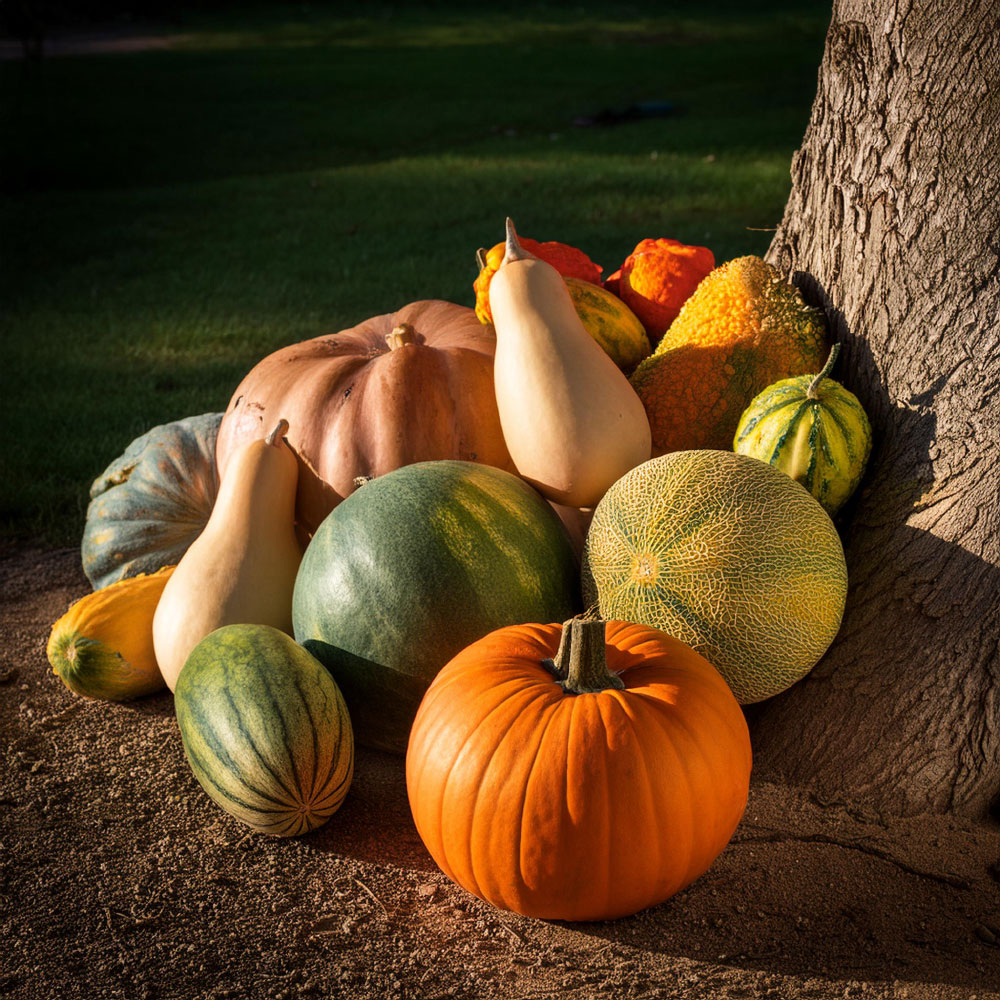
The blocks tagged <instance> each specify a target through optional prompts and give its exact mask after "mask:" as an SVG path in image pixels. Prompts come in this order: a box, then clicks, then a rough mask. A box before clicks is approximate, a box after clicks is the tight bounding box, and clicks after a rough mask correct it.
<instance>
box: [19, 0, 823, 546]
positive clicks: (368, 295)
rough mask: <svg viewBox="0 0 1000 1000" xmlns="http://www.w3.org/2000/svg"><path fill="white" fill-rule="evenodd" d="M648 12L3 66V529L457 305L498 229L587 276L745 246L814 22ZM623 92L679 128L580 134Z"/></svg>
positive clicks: (784, 143)
mask: <svg viewBox="0 0 1000 1000" xmlns="http://www.w3.org/2000/svg"><path fill="white" fill-rule="evenodd" d="M664 6H665V5H659V6H658V7H657V6H650V8H649V11H648V12H647V11H644V9H643V8H642V7H641V6H639V7H636V6H632V7H625V8H622V9H612V8H606V7H602V6H597V5H596V4H591V5H587V4H583V5H579V4H578V5H575V6H574V7H573V8H572V9H568V8H567V9H564V8H543V9H542V11H541V13H536V14H533V15H529V14H527V13H523V14H520V13H515V12H512V11H511V10H510V9H508V8H505V7H503V6H502V5H501V7H499V8H496V9H494V10H492V11H488V10H485V9H476V10H475V11H474V12H463V11H461V10H460V9H458V8H456V7H451V6H448V5H444V6H442V5H437V6H433V7H428V8H426V9H416V8H413V9H410V8H406V10H405V11H404V12H399V11H397V12H396V13H394V14H392V15H391V16H390V15H389V13H388V11H385V12H383V11H381V10H380V9H379V8H377V7H376V8H372V9H373V11H374V13H373V14H372V16H371V17H369V18H368V19H364V20H362V19H359V18H357V17H353V18H347V17H340V16H338V15H337V14H335V13H332V12H331V11H330V10H327V9H324V8H323V7H321V6H315V7H312V8H305V7H303V8H298V7H285V8H270V9H267V8H265V9H262V10H257V11H255V12H254V13H253V14H252V15H250V16H248V15H243V16H239V15H236V14H232V13H231V14H229V15H228V16H227V17H225V18H215V19H209V18H205V17H202V18H200V19H196V20H194V21H192V20H190V19H189V20H188V21H187V22H186V23H185V24H184V25H183V26H181V27H180V28H179V29H178V31H179V32H181V33H182V36H183V37H182V38H181V39H180V40H179V41H178V43H177V44H176V46H175V47H174V48H173V49H171V50H170V51H166V52H150V53H143V54H136V55H118V56H88V57H78V58H62V59H50V60H48V61H47V62H46V63H44V64H43V65H42V66H41V67H39V68H36V69H34V70H30V69H27V68H26V67H24V66H22V65H21V64H20V63H17V62H8V63H3V64H0V102H2V104H0V135H3V137H4V139H3V142H2V143H0V171H2V174H0V177H2V191H3V194H2V201H0V212H2V214H0V232H2V239H0V337H2V343H3V354H4V363H3V365H2V370H0V379H2V383H3V384H2V387H0V398H2V399H3V410H4V419H5V423H6V433H5V435H4V438H5V440H4V445H3V448H2V449H0V463H2V465H0V473H2V475H0V522H2V529H0V530H2V531H3V533H4V535H5V536H6V537H8V538H19V537H22V538H23V537H32V538H36V539H40V540H42V541H44V542H46V543H48V544H62V545H73V544H76V542H77V540H78V539H79V536H80V532H81V530H82V525H83V518H84V514H85V511H86V503H87V489H88V487H89V484H90V482H91V481H92V480H93V478H94V477H95V476H96V475H97V474H98V473H99V472H101V471H102V470H103V468H104V467H105V465H106V464H107V463H108V462H109V461H110V460H111V459H113V458H114V457H116V456H117V455H118V454H120V452H121V451H122V450H123V449H124V447H125V445H126V444H127V443H128V442H129V441H130V440H131V439H132V438H134V437H136V436H137V435H139V434H140V433H142V432H143V431H145V430H146V429H148V428H149V427H151V426H153V425H154V424H157V423H162V422H164V421H166V420H171V419H176V418H179V417H183V416H187V415H189V414H193V413H202V412H205V411H210V410H222V409H224V408H225V406H226V405H227V403H228V401H229V397H230V394H231V393H232V391H233V389H234V388H235V387H236V384H237V383H238V382H239V380H240V378H241V377H242V375H243V374H244V373H245V372H246V371H247V370H248V369H249V368H250V367H251V366H252V365H253V364H254V363H255V362H256V361H257V360H258V359H259V358H261V357H262V356H263V355H264V354H266V353H268V352H270V351H271V350H273V349H275V348H277V347H279V346H281V345H283V344H286V343H289V342H292V341H295V340H300V339H303V338H305V337H310V336H315V335H316V334H319V333H323V332H330V331H334V330H337V329H340V328H342V327H344V326H347V325H352V324H354V323H356V322H358V321H360V320H361V319H364V318H365V317H367V316H371V315H375V314H377V313H382V312H389V311H391V310H394V309H396V308H398V307H399V306H400V305H402V304H404V303H405V302H408V301H411V300H413V299H418V298H445V299H450V300H452V301H455V302H459V303H463V304H467V305H471V304H472V303H473V294H472V282H473V279H474V278H475V274H476V265H475V250H476V248H477V247H480V246H491V245H492V244H493V243H495V242H497V241H499V240H500V239H501V237H502V232H503V222H504V218H505V216H507V215H510V216H512V217H513V218H514V220H515V221H516V223H517V225H518V229H519V231H520V232H521V234H522V235H526V236H532V237H534V238H536V239H542V240H545V239H557V240H562V241H564V242H567V243H572V244H574V245H577V246H579V247H581V248H583V249H584V250H586V251H587V252H588V253H589V254H590V256H591V257H592V258H593V259H594V260H596V261H597V262H598V263H600V264H602V265H603V266H604V268H605V273H610V272H611V271H613V270H615V269H616V268H617V267H618V266H619V265H620V263H621V261H622V260H623V259H624V257H625V256H626V255H627V254H628V253H629V251H630V250H631V249H632V248H633V246H634V245H635V244H636V243H637V242H638V240H639V239H641V238H643V237H646V236H672V237H675V238H677V239H680V240H684V241H686V242H690V243H699V244H704V245H707V246H709V247H711V248H712V249H713V250H714V252H715V254H716V258H717V260H719V261H722V260H726V259H728V258H731V257H734V256H738V255H740V254H744V253H763V252H764V250H765V249H766V248H767V245H768V242H769V240H770V233H769V232H767V231H766V230H767V229H769V228H771V227H773V226H775V225H776V223H777V221H778V220H779V219H780V217H781V211H782V208H783V205H784V201H785V198H786V196H787V193H788V188H789V183H790V182H789V175H788V166H789V160H790V157H791V154H792V152H793V151H794V150H795V148H796V147H797V146H798V144H799V141H800V139H801V136H802V132H803V129H804V127H805V123H806V120H807V117H808V112H809V107H810V105H811V102H812V97H813V94H814V91H815V82H816V71H817V67H818V64H819V58H820V55H821V50H822V44H823V35H824V32H825V29H826V25H827V22H828V19H829V8H828V6H827V5H826V4H824V3H812V4H802V3H798V4H792V3H784V4H782V3H774V4H770V5H768V7H767V9H766V10H762V9H755V10H754V11H753V12H752V13H746V12H745V10H743V9H742V8H740V7H738V6H736V5H732V4H711V3H703V4H700V5H694V4H685V5H682V6H676V5H675V6H674V7H672V10H674V13H664V12H663V11H662V8H663V7H664ZM644 100H665V101H670V102H672V103H673V105H674V107H675V113H674V114H672V115H671V116H669V117H665V118H656V119H648V120H643V121H638V122H630V123H624V124H619V125H616V126H614V127H606V128H582V127H576V126H574V125H573V124H572V122H573V119H574V118H575V117H577V116H580V115H585V114H588V113H593V112H598V111H600V110H601V109H604V108H615V109H616V108H625V107H627V106H629V105H630V104H632V103H633V102H636V101H644Z"/></svg>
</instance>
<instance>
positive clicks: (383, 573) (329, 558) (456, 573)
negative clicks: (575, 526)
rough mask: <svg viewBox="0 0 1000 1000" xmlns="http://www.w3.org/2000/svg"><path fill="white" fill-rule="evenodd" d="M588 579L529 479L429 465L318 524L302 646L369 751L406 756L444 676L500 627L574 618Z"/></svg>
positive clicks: (480, 468) (298, 615)
mask: <svg viewBox="0 0 1000 1000" xmlns="http://www.w3.org/2000/svg"><path fill="white" fill-rule="evenodd" d="M578 573H579V570H578V562H577V559H576V556H575V554H574V551H573V547H572V545H571V543H570V540H569V536H568V534H567V532H566V529H565V528H564V527H563V525H562V522H561V521H560V520H559V518H558V516H557V515H556V514H555V512H554V511H553V510H552V508H551V507H550V506H549V504H547V503H546V502H545V501H544V500H543V499H542V497H541V496H540V495H539V494H538V493H536V492H535V490H533V489H532V488H531V487H530V486H528V485H527V483H525V482H524V481H523V480H521V479H518V478H517V476H514V475H511V474H510V473H509V472H504V471H503V470H502V469H496V468H493V467H491V466H486V465H481V464H478V463H474V462H460V461H451V460H448V461H437V462H419V463H416V464H414V465H407V466H403V467H402V468H400V469H396V470H395V471H393V472H390V473H388V474H387V475H385V476H379V477H378V478H376V479H373V480H372V481H371V482H369V483H367V484H365V485H364V486H362V487H361V488H360V489H358V490H355V492H354V493H352V494H351V495H350V496H349V497H348V498H347V499H346V500H344V501H343V502H342V503H341V504H339V505H338V506H337V507H336V508H334V510H333V511H332V512H331V513H330V514H329V515H328V516H327V518H326V520H325V521H323V523H322V524H321V525H320V526H319V528H318V529H317V531H316V534H315V535H314V536H313V539H312V541H311V542H310V543H309V547H308V548H307V549H306V553H305V556H304V557H303V559H302V565H301V566H300V567H299V573H298V577H297V578H296V581H295V593H294V597H293V601H292V621H293V624H294V627H295V638H296V639H298V641H299V642H301V643H302V644H303V645H304V646H305V647H306V648H307V649H309V650H310V651H311V652H312V653H313V654H314V655H315V656H316V657H317V658H318V659H320V660H321V661H322V662H323V663H324V664H325V665H326V666H327V667H328V668H329V669H330V671H331V673H332V674H333V676H334V677H335V678H336V680H337V683H338V684H339V685H340V687H341V690H342V691H343V692H344V697H345V699H346V700H347V705H348V708H349V709H350V712H351V719H352V720H353V722H354V728H355V733H356V735H357V738H358V740H359V742H362V743H365V744H367V745H369V746H374V747H378V748H380V749H386V750H391V751H394V752H396V753H404V752H405V751H406V743H407V739H408V736H409V732H410V725H411V724H412V722H413V717H414V715H416V711H417V706H418V705H419V703H420V699H421V698H422V697H423V694H424V691H426V689H427V686H428V685H429V684H430V682H431V681H432V680H433V679H434V677H435V675H436V674H437V672H438V670H440V669H441V667H443V666H444V665H445V663H447V662H448V661H449V660H450V659H451V658H452V657H453V656H454V655H455V654H456V653H458V652H459V651H460V650H461V649H464V648H465V647H466V646H468V645H469V644H470V643H472V642H474V641H475V640H476V639H479V638H481V637H482V636H484V635H485V634H486V633H487V632H491V631H492V630H493V629H496V628H501V627H503V626H505V625H514V624H520V623H522V622H558V621H565V620H566V618H567V617H571V616H572V615H573V614H574V612H575V611H576V610H577V608H578V606H579V597H578V593H579V576H578Z"/></svg>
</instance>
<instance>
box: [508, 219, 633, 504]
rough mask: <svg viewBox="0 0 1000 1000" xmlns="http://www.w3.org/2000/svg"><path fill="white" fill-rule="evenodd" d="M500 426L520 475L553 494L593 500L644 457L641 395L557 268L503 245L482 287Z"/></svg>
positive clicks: (558, 498)
mask: <svg viewBox="0 0 1000 1000" xmlns="http://www.w3.org/2000/svg"><path fill="white" fill-rule="evenodd" d="M489 299H490V310H491V312H492V314H493V325H494V327H495V328H496V336H497V349H496V357H495V360H494V368H493V378H494V386H495V389H496V397H497V407H498V409H499V412H500V426H501V427H502V429H503V434H504V439H505V440H506V442H507V448H508V450H509V451H510V455H511V458H512V459H513V460H514V465H515V466H516V468H517V471H518V473H519V474H520V475H521V476H522V477H523V478H524V479H526V480H527V481H528V482H529V483H531V484H532V485H533V486H535V488H536V489H537V490H539V492H541V493H542V494H543V495H544V496H546V497H548V498H549V499H550V500H554V501H555V502H557V503H560V504H565V505H568V506H571V507H592V506H594V504H596V503H597V501H598V500H600V499H601V497H602V496H603V495H604V493H605V491H606V490H607V489H608V487H609V486H611V484H612V483H614V482H615V481H616V480H618V479H619V478H621V477H622V476H623V475H625V473H626V472H628V471H629V470H630V469H633V468H635V466H637V465H639V464H641V463H642V462H645V461H646V460H647V459H648V458H649V457H650V449H651V438H650V431H649V421H648V420H647V418H646V412H645V410H644V408H643V405H642V402H641V401H640V400H639V397H638V396H637V395H636V394H635V391H634V390H633V389H632V387H631V386H630V385H629V383H628V379H627V378H626V377H625V376H624V375H623V374H622V372H621V371H620V370H619V369H618V367H617V366H616V365H615V363H614V362H613V361H612V360H611V359H610V358H609V357H608V355H607V354H606V353H605V352H604V351H603V350H602V349H601V347H600V346H599V345H598V344H597V343H596V342H595V341H594V339H593V338H592V337H591V335H590V334H589V333H588V332H587V329H586V328H585V327H584V325H583V323H582V322H581V320H580V317H579V315H578V314H577V311H576V308H575V307H574V304H573V299H572V297H571V295H570V293H569V291H568V290H567V288H566V283H565V281H564V280H563V279H562V277H561V275H560V274H559V272H558V271H557V270H556V269H555V268H554V267H552V266H551V265H550V264H547V263H546V262H545V261H543V260H539V259H538V258H537V257H535V256H533V255H532V254H530V253H528V252H527V251H526V250H524V249H523V248H522V247H521V246H520V244H519V243H518V240H517V233H516V232H515V231H514V226H513V223H511V221H510V219H508V220H507V250H506V253H505V255H504V259H503V262H502V263H501V265H500V269H499V270H498V271H497V273H496V274H495V275H494V276H493V280H492V281H491V282H490V290H489Z"/></svg>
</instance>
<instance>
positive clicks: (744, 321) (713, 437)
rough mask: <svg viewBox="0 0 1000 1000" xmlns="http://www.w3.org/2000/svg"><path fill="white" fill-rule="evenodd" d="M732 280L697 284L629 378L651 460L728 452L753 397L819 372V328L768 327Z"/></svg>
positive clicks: (747, 291) (739, 282)
mask: <svg viewBox="0 0 1000 1000" xmlns="http://www.w3.org/2000/svg"><path fill="white" fill-rule="evenodd" d="M738 263H739V260H737V261H730V262H729V263H727V264H724V265H722V267H720V268H719V271H720V272H721V271H722V270H723V269H724V268H725V269H729V268H730V266H731V265H733V264H738ZM734 274H735V276H734V277H733V278H732V280H730V281H728V282H726V283H724V284H723V283H721V282H720V283H718V284H715V283H713V282H711V281H709V282H706V283H705V284H703V285H702V286H701V287H700V288H699V289H698V290H697V292H696V293H695V295H694V296H693V297H692V298H691V299H689V300H688V302H687V304H686V306H685V308H684V309H683V310H682V312H681V314H680V315H679V316H678V318H677V320H676V321H675V322H674V323H673V324H672V325H671V327H670V329H669V330H668V331H667V333H666V335H665V336H664V337H663V339H662V340H661V341H660V344H659V346H658V347H657V348H656V351H655V352H654V353H653V355H652V356H651V357H649V358H646V360H645V361H643V362H641V363H640V365H639V367H638V368H636V370H635V372H634V373H633V374H632V376H631V378H630V381H631V383H632V387H633V388H634V389H635V391H636V393H638V395H639V398H640V399H641V400H642V403H643V406H644V407H645V408H646V416H647V417H648V418H649V427H650V431H651V433H652V436H653V454H654V456H656V455H663V454H666V453H667V452H671V451H685V450H688V449H697V448H716V449H722V450H724V451H730V450H731V449H732V443H733V435H734V434H735V432H736V426H737V424H738V423H739V421H740V417H741V416H742V414H743V411H744V410H745V409H746V408H747V406H749V404H750V401H751V400H752V399H753V398H754V396H756V395H757V394H758V393H761V392H763V391H764V389H766V388H767V387H768V386H769V385H772V384H773V383H775V382H778V381H780V380H781V379H784V378H791V377H792V376H794V375H803V374H806V373H808V372H815V371H819V369H820V368H821V367H822V364H823V361H824V360H825V358H826V355H827V353H828V347H827V343H826V337H825V333H824V332H823V330H822V326H814V325H809V326H806V325H803V326H801V327H798V328H794V329H780V328H779V329H775V328H773V326H772V325H771V323H770V321H769V318H768V317H767V316H766V315H762V313H761V311H760V309H759V301H758V299H757V289H756V288H754V287H753V286H752V285H751V284H750V281H749V279H746V280H744V279H743V278H742V277H741V276H740V272H739V271H734ZM713 277H714V276H713Z"/></svg>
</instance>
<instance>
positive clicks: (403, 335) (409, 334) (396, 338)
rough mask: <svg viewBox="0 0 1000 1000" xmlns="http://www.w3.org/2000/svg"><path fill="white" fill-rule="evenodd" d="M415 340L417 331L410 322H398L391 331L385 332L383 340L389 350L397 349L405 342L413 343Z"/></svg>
mask: <svg viewBox="0 0 1000 1000" xmlns="http://www.w3.org/2000/svg"><path fill="white" fill-rule="evenodd" d="M416 341H417V331H416V330H414V329H413V326H412V325H411V324H410V323H400V324H399V326H397V327H396V328H395V329H394V330H393V331H392V333H388V334H386V337H385V342H386V343H387V344H388V345H389V350H390V351H395V350H398V349H399V348H400V347H405V346H406V345H407V344H415V343H416Z"/></svg>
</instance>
